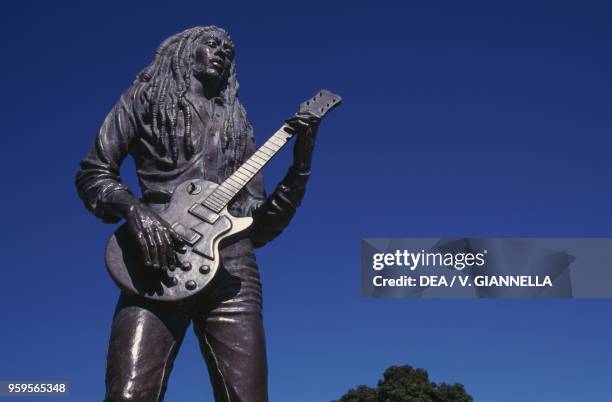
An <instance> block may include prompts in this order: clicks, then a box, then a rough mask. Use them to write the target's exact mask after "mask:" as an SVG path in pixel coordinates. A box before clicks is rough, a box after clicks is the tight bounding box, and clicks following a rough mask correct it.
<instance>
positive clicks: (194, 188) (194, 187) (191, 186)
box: [187, 182, 202, 195]
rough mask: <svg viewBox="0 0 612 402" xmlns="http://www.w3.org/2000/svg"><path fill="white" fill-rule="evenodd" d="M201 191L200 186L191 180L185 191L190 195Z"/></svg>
mask: <svg viewBox="0 0 612 402" xmlns="http://www.w3.org/2000/svg"><path fill="white" fill-rule="evenodd" d="M200 191H202V187H200V186H198V185H197V184H196V183H194V182H191V183H189V185H188V186H187V192H188V193H189V194H191V195H196V194H199V193H200Z"/></svg>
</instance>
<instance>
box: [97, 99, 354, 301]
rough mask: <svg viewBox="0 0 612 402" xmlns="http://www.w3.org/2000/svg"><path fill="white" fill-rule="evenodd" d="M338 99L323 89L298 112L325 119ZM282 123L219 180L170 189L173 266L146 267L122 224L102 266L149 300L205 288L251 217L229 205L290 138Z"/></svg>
mask: <svg viewBox="0 0 612 402" xmlns="http://www.w3.org/2000/svg"><path fill="white" fill-rule="evenodd" d="M341 101H342V98H341V97H340V96H338V95H335V94H333V93H331V92H330V91H327V90H325V89H323V90H321V91H319V92H318V93H317V94H316V95H315V96H313V97H312V98H310V99H309V100H307V101H305V102H303V103H302V104H300V112H310V113H312V114H314V115H316V116H317V117H319V118H323V117H324V116H325V115H326V114H327V113H328V112H329V111H330V110H332V109H333V108H334V107H336V106H338V105H339V104H340V102H341ZM291 131H292V130H291V129H289V126H288V125H286V124H284V125H283V126H282V127H281V128H280V129H279V130H278V131H277V132H276V133H274V135H272V137H270V139H268V141H266V142H265V143H264V144H263V145H262V146H261V147H260V148H259V149H258V150H257V151H256V152H255V153H254V154H253V155H252V156H251V157H250V158H249V159H248V160H247V161H246V162H244V163H243V164H242V165H241V166H240V168H238V169H237V170H236V171H235V172H234V173H233V174H232V175H231V176H230V177H228V178H227V180H225V181H224V182H223V183H221V184H217V183H213V182H210V181H206V180H188V181H186V182H183V183H181V184H180V185H179V186H178V187H177V188H176V189H175V190H174V193H173V194H172V198H171V199H170V202H169V203H168V205H167V207H166V208H165V209H164V210H163V211H162V212H161V213H160V214H159V215H160V216H161V218H162V219H164V220H166V221H167V222H168V223H169V224H170V225H171V226H172V228H173V229H174V230H175V231H176V232H177V233H178V234H179V235H181V236H182V237H183V239H184V240H185V242H186V248H187V251H186V252H184V253H181V254H177V256H178V258H179V260H180V262H181V266H180V267H178V268H175V269H173V270H160V269H147V268H145V266H144V264H143V262H142V257H141V255H140V252H139V248H138V247H137V245H136V244H135V242H134V239H132V238H131V236H130V234H129V233H128V230H127V225H125V224H124V225H122V226H121V227H120V228H119V229H117V231H115V233H114V234H113V236H112V237H111V238H110V240H109V242H108V245H107V247H106V258H105V260H106V268H107V269H108V271H109V273H110V275H111V277H112V278H113V280H114V281H115V283H116V284H117V285H118V286H119V287H120V288H121V289H123V290H124V291H127V292H128V293H133V294H137V295H140V296H142V297H145V298H147V299H152V300H157V301H165V302H177V301H181V300H184V299H187V298H190V297H193V296H195V295H196V294H199V293H201V292H204V291H205V290H206V289H207V288H208V287H209V284H210V283H211V281H212V280H213V278H214V277H215V274H216V273H217V271H218V270H219V267H220V265H221V261H220V255H219V247H221V246H222V245H223V244H225V243H227V242H230V241H232V240H235V239H237V238H239V237H240V235H245V234H246V232H247V230H248V229H249V227H250V226H251V224H252V223H253V218H251V217H235V216H233V215H230V213H229V211H228V204H229V203H230V202H231V201H232V200H233V199H234V197H236V195H237V194H238V193H239V192H240V190H242V189H243V188H244V187H245V186H246V185H247V184H248V183H249V182H250V181H251V180H252V179H253V177H255V175H256V174H257V173H258V172H259V171H260V170H261V169H262V168H263V167H264V166H265V165H266V164H267V163H268V161H270V159H272V157H273V156H274V155H276V153H277V152H278V151H279V150H280V149H281V148H282V147H283V146H284V145H285V144H286V143H287V142H288V141H289V140H290V139H291V137H292V136H293V134H291Z"/></svg>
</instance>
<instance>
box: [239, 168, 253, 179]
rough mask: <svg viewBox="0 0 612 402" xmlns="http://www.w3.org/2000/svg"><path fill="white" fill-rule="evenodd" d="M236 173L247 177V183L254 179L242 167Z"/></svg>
mask: <svg viewBox="0 0 612 402" xmlns="http://www.w3.org/2000/svg"><path fill="white" fill-rule="evenodd" d="M236 173H239V174H241V175H243V176H244V177H246V181H247V182H248V181H249V180H251V178H252V177H253V176H252V175H249V171H248V170H246V169H245V168H243V167H242V166H241V167H240V169H238V170H236Z"/></svg>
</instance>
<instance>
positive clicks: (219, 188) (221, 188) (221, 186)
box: [215, 185, 232, 201]
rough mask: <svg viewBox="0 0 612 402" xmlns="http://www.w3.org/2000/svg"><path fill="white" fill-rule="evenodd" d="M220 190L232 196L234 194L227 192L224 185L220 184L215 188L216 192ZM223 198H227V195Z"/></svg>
mask: <svg viewBox="0 0 612 402" xmlns="http://www.w3.org/2000/svg"><path fill="white" fill-rule="evenodd" d="M217 191H220V192H222V193H224V194H226V195H229V196H230V197H231V196H232V193H229V192H227V191H226V190H225V189H224V188H223V185H220V186H219V187H217V189H216V190H215V192H217ZM223 198H224V199H225V198H227V197H226V196H223ZM224 201H225V200H224Z"/></svg>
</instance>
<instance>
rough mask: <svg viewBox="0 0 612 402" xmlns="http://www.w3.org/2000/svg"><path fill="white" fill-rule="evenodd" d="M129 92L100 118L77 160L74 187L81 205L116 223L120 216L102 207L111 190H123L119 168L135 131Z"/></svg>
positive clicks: (101, 217)
mask: <svg viewBox="0 0 612 402" xmlns="http://www.w3.org/2000/svg"><path fill="white" fill-rule="evenodd" d="M131 104H132V102H131V101H130V99H129V94H128V93H126V94H124V95H123V96H122V97H121V98H120V99H119V101H118V102H117V104H116V105H115V106H114V107H113V109H112V110H111V111H110V113H109V114H108V115H107V116H106V119H104V122H103V123H102V126H101V127H100V129H99V130H98V133H97V135H96V139H95V143H94V145H93V146H92V148H91V150H90V151H89V153H88V154H87V156H86V157H85V159H83V160H82V161H81V163H80V170H79V171H78V172H77V175H76V181H75V183H76V187H77V190H78V193H79V197H81V200H82V201H83V203H84V204H85V208H87V209H88V210H89V211H91V212H93V214H94V215H95V216H96V217H98V218H100V219H101V220H102V221H103V222H105V223H116V222H118V221H119V220H120V217H119V216H118V215H117V214H116V213H113V211H111V210H110V208H106V207H105V206H106V203H107V201H108V200H109V197H110V196H111V194H113V193H114V192H115V191H126V192H128V193H129V190H128V188H127V187H126V186H125V185H123V184H122V183H121V178H120V177H119V168H120V166H121V162H122V161H123V160H124V159H125V157H126V155H127V153H128V147H129V144H130V142H131V139H132V138H133V137H134V133H135V126H136V124H135V119H134V116H133V113H132V110H133V109H132V107H131V106H128V105H131Z"/></svg>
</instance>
